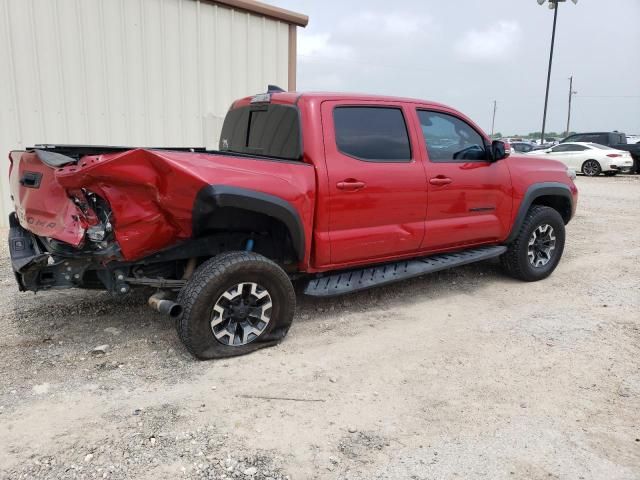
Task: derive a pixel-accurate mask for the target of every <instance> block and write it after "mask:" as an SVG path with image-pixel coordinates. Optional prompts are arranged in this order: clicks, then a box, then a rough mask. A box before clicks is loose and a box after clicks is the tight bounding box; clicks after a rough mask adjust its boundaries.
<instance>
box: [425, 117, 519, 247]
mask: <svg viewBox="0 0 640 480" xmlns="http://www.w3.org/2000/svg"><path fill="white" fill-rule="evenodd" d="M417 113H418V119H419V123H420V129H421V131H422V134H423V140H424V142H425V143H426V154H427V158H426V162H425V167H426V170H427V179H428V188H429V205H428V208H427V221H426V226H425V230H426V232H425V238H424V242H423V248H424V249H427V250H437V249H442V248H453V247H463V246H466V245H473V244H478V243H486V242H492V241H500V240H502V239H504V238H506V236H507V235H508V232H509V227H510V225H511V208H512V197H511V176H510V174H509V168H508V166H507V163H506V162H504V161H497V162H493V161H490V160H488V158H489V156H488V152H487V149H488V148H489V147H488V141H487V140H486V139H485V138H484V136H483V135H481V134H480V133H479V132H478V130H477V129H476V128H475V127H474V126H472V125H471V124H470V123H469V122H468V121H467V120H465V119H463V118H461V117H459V116H458V115H456V114H454V113H453V112H448V111H439V110H420V109H419V110H418V111H417Z"/></svg>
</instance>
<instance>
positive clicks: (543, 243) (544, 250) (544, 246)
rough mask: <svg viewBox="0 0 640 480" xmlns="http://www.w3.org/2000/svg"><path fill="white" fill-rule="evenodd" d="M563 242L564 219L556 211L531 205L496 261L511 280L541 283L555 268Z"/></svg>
mask: <svg viewBox="0 0 640 480" xmlns="http://www.w3.org/2000/svg"><path fill="white" fill-rule="evenodd" d="M564 240H565V229H564V220H563V219H562V216H561V215H560V214H559V213H558V212H557V210H554V209H553V208H550V207H545V206H542V205H534V206H533V207H531V208H530V209H529V212H528V213H527V217H526V218H525V221H524V223H523V224H522V227H521V228H520V233H518V236H517V237H516V239H515V240H514V241H513V242H512V243H511V244H510V245H509V246H508V250H507V251H506V252H505V253H504V254H503V255H502V256H501V257H500V261H501V263H502V266H503V267H504V269H505V270H506V271H507V273H508V274H509V275H511V276H512V277H515V278H517V279H519V280H524V281H526V282H535V281H537V280H542V279H543V278H547V277H548V276H549V275H551V273H552V272H553V271H554V270H555V268H556V267H557V266H558V262H559V261H560V258H561V257H562V252H563V251H564Z"/></svg>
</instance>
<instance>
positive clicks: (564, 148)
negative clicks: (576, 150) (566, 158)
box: [551, 144, 573, 153]
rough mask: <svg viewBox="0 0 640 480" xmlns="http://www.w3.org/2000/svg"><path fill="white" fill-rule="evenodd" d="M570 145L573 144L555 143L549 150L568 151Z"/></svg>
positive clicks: (555, 151)
mask: <svg viewBox="0 0 640 480" xmlns="http://www.w3.org/2000/svg"><path fill="white" fill-rule="evenodd" d="M571 147H573V145H567V144H560V145H556V146H555V147H553V148H552V149H551V151H552V152H553V153H558V152H568V151H570V149H571Z"/></svg>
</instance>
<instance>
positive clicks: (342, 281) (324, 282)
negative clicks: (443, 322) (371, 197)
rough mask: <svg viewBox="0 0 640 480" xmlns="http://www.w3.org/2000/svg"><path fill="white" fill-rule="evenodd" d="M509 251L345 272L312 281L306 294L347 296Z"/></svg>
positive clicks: (451, 255) (467, 253) (485, 249)
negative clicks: (347, 294) (346, 294)
mask: <svg viewBox="0 0 640 480" xmlns="http://www.w3.org/2000/svg"><path fill="white" fill-rule="evenodd" d="M506 251H507V247H504V246H494V247H480V248H472V249H469V250H462V251H460V252H454V253H443V254H440V255H433V256H431V257H422V258H415V259H412V260H404V261H401V262H394V263H385V264H382V265H376V266H374V267H369V268H363V269H360V270H345V271H342V272H337V273H333V274H330V275H327V276H325V277H320V278H314V279H313V280H310V281H309V283H308V284H307V287H306V288H305V290H304V293H305V294H306V295H311V296H312V297H332V296H334V295H344V294H345V293H351V292H357V291H358V290H365V289H367V288H371V287H379V286H381V285H386V284H388V283H393V282H397V281H400V280H406V279H408V278H413V277H419V276H420V275H425V274H427V273H433V272H438V271H440V270H446V269H447V268H452V267H459V266H461V265H466V264H468V263H474V262H480V261H482V260H488V259H490V258H494V257H498V256H500V255H502V254H503V253H504V252H506Z"/></svg>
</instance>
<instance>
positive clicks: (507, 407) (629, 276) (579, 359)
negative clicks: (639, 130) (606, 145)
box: [0, 177, 640, 480]
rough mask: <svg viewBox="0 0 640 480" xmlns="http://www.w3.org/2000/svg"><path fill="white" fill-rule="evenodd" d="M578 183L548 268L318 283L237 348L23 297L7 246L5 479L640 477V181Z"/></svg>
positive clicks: (101, 306)
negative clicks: (370, 284)
mask: <svg viewBox="0 0 640 480" xmlns="http://www.w3.org/2000/svg"><path fill="white" fill-rule="evenodd" d="M577 183H578V186H579V188H580V190H581V199H580V204H579V209H578V214H577V217H576V218H575V219H574V221H573V222H572V223H571V224H570V225H569V227H568V230H567V232H568V240H567V246H566V250H565V256H564V258H563V260H562V262H561V263H560V266H559V268H558V269H557V270H556V272H555V273H554V274H553V275H552V276H551V277H550V278H549V279H547V280H545V281H542V282H538V283H533V284H525V283H520V282H517V281H514V280H511V279H509V278H507V277H505V276H504V275H502V273H501V272H500V270H499V268H498V267H497V266H496V265H495V264H494V263H484V264H477V265H471V266H467V267H463V268H460V269H457V270H452V271H448V272H443V273H440V274H434V275H431V276H427V277H424V278H420V279H415V280H412V281H408V282H404V283H399V284H396V285H393V286H390V287H385V288H381V289H377V290H372V291H369V292H363V293H359V294H354V295H350V296H347V297H344V298H339V299H328V300H316V299H310V298H305V297H299V304H300V305H299V308H298V313H297V316H296V321H295V323H294V326H293V328H292V330H291V332H290V334H289V336H288V338H287V339H286V340H285V341H284V342H283V343H282V344H281V345H279V346H277V347H275V348H271V349H265V350H261V351H258V352H256V353H254V354H252V355H250V356H246V357H241V358H235V359H230V360H224V361H215V362H198V361H195V360H194V359H192V358H191V357H190V356H189V355H188V354H187V353H186V351H185V350H184V349H183V348H182V346H181V345H180V343H179V342H178V340H177V338H176V335H175V333H174V330H173V327H172V325H171V322H170V321H169V320H168V319H165V318H162V317H160V316H159V315H157V314H155V313H153V312H151V311H150V310H149V309H148V308H147V307H146V306H145V305H144V301H145V298H144V297H143V296H142V295H137V296H132V297H129V298H126V299H114V298H111V297H109V296H108V295H107V294H103V293H92V292H82V291H62V292H45V293H39V294H38V295H35V296H34V295H33V294H27V293H22V294H21V293H18V292H17V289H16V287H15V285H14V280H13V278H12V274H11V271H10V266H9V261H8V259H7V254H6V253H4V254H3V255H2V259H1V260H0V269H1V271H2V276H1V280H0V477H2V478H10V479H18V478H25V479H34V478H111V479H122V478H136V479H147V478H148V479H152V478H153V479H159V478H189V479H191V478H193V479H201V478H203V479H204V478H207V479H208V478H213V479H221V478H237V479H268V478H271V479H285V478H290V479H305V480H306V479H354V480H358V479H404V478H407V479H408V478H411V479H435V478H438V479H440V478H447V479H450V478H461V479H476V478H489V479H507V478H508V479H527V480H530V479H543V478H544V479H549V478H562V479H565V478H566V479H606V480H614V479H640V413H639V412H640V360H639V354H640V313H639V311H640V310H639V307H640V177H616V178H595V179H592V178H582V177H580V178H578V180H577ZM98 345H108V347H106V349H105V350H106V353H91V351H92V350H93V349H94V347H96V346H98Z"/></svg>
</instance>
